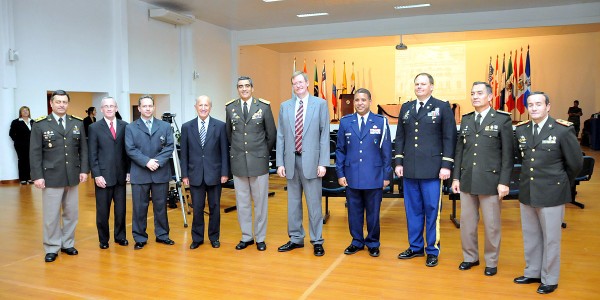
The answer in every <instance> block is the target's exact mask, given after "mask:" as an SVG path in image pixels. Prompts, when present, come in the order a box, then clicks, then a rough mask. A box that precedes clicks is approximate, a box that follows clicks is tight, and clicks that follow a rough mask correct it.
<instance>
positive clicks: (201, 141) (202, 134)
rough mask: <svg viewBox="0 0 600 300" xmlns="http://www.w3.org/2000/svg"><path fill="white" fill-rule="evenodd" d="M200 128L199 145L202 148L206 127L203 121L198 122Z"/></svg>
mask: <svg viewBox="0 0 600 300" xmlns="http://www.w3.org/2000/svg"><path fill="white" fill-rule="evenodd" d="M200 122H201V123H202V126H200V145H202V148H204V142H205V141H206V127H205V126H204V121H200Z"/></svg>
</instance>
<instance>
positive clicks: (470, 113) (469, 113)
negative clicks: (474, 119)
mask: <svg viewBox="0 0 600 300" xmlns="http://www.w3.org/2000/svg"><path fill="white" fill-rule="evenodd" d="M474 113H475V112H474V111H472V112H468V113H466V114H463V117H464V116H468V115H472V114H474Z"/></svg>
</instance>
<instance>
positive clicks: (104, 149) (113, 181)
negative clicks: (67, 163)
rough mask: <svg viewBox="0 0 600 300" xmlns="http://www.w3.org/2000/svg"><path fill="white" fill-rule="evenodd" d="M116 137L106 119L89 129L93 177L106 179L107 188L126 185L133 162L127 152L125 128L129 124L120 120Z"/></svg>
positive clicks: (95, 123)
mask: <svg viewBox="0 0 600 300" xmlns="http://www.w3.org/2000/svg"><path fill="white" fill-rule="evenodd" d="M115 121H116V122H117V130H116V135H117V138H116V139H113V136H112V133H111V132H110V128H109V127H108V124H107V123H106V121H105V120H104V118H102V119H100V121H98V122H94V123H92V124H91V125H90V127H89V128H88V132H89V134H90V136H88V150H89V151H88V153H89V159H90V168H91V169H92V176H93V177H98V176H102V177H104V180H106V186H114V185H117V184H119V185H124V184H125V180H126V178H127V173H129V168H130V165H131V160H130V159H129V157H128V156H127V153H126V151H125V127H126V126H127V122H125V121H123V120H118V119H116V118H115Z"/></svg>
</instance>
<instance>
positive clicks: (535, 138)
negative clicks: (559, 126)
mask: <svg viewBox="0 0 600 300" xmlns="http://www.w3.org/2000/svg"><path fill="white" fill-rule="evenodd" d="M539 129H540V126H539V125H538V124H535V125H533V143H534V144H537V142H538V139H539V138H540V133H539Z"/></svg>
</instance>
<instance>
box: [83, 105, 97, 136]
mask: <svg viewBox="0 0 600 300" xmlns="http://www.w3.org/2000/svg"><path fill="white" fill-rule="evenodd" d="M85 112H86V113H87V117H85V118H84V119H83V128H85V136H86V138H87V136H88V127H90V125H92V123H94V122H96V108H95V107H93V106H90V107H88V109H87V110H86V111H85Z"/></svg>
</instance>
